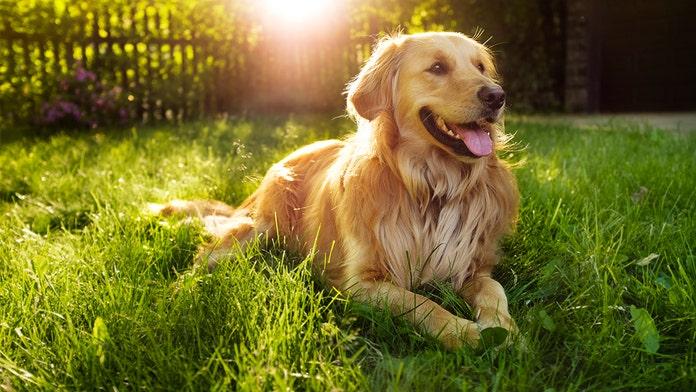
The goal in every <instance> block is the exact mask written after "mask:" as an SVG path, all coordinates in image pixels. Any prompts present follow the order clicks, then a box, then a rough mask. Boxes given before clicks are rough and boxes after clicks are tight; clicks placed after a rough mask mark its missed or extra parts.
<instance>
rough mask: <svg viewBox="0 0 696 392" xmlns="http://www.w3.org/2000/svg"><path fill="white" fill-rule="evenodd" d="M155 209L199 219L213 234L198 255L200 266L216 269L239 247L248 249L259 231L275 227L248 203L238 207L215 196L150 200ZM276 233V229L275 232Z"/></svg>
mask: <svg viewBox="0 0 696 392" xmlns="http://www.w3.org/2000/svg"><path fill="white" fill-rule="evenodd" d="M148 208H149V210H150V212H151V213H153V214H159V215H162V216H178V217H186V219H196V220H199V221H200V222H201V223H202V224H203V227H204V229H205V231H206V232H207V233H208V234H210V235H211V236H212V239H211V241H210V242H208V243H207V244H206V245H205V246H204V247H203V248H201V250H200V251H199V252H198V255H197V256H196V268H197V267H200V266H203V265H207V267H208V270H209V271H212V270H213V269H214V268H215V267H216V266H217V265H218V264H219V263H220V261H222V260H224V259H226V258H230V256H231V254H232V253H233V251H234V250H235V249H239V250H241V251H244V250H245V249H246V246H247V244H248V242H249V241H252V240H253V239H254V237H255V236H256V234H257V233H264V232H266V231H270V230H272V229H273V226H272V224H265V225H261V227H259V226H258V222H255V221H254V219H253V218H252V214H251V211H250V209H249V208H248V207H240V208H236V209H235V208H234V207H232V206H229V205H227V204H225V203H222V202H219V201H214V200H194V201H186V200H173V201H171V202H169V203H167V204H149V205H148ZM271 234H273V233H271Z"/></svg>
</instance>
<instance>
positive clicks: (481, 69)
mask: <svg viewBox="0 0 696 392" xmlns="http://www.w3.org/2000/svg"><path fill="white" fill-rule="evenodd" d="M476 68H478V70H479V71H481V73H484V72H486V67H484V66H483V63H478V64H477V65H476Z"/></svg>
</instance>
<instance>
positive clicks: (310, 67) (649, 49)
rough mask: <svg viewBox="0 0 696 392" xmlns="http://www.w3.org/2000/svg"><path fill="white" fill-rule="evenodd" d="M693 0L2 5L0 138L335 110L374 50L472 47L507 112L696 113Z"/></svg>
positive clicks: (60, 1)
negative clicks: (45, 129)
mask: <svg viewBox="0 0 696 392" xmlns="http://www.w3.org/2000/svg"><path fill="white" fill-rule="evenodd" d="M695 15H696V2H694V1H692V0H667V1H665V0H611V1H603V0H421V1H416V0H285V1H283V0H160V1H152V0H149V1H143V0H140V1H139V0H89V1H86V0H56V1H43V0H0V128H2V127H3V126H5V127H17V126H23V125H26V126H64V127H70V126H73V127H75V126H76V127H86V128H95V127H97V126H101V125H115V124H125V123H129V122H146V123H147V122H151V121H157V120H171V121H183V120H187V119H198V118H203V117H214V116H220V115H254V114H267V113H273V114H286V113H331V114H334V113H335V114H337V115H340V114H341V113H342V111H343V108H344V106H345V103H344V96H343V95H342V91H343V89H344V87H345V84H346V82H348V81H349V80H350V78H351V77H353V76H354V75H355V74H356V73H357V72H358V70H359V68H360V65H361V64H362V63H363V62H364V61H365V60H366V58H367V57H368V56H369V54H370V50H371V46H372V44H373V43H374V40H375V39H376V38H378V37H380V36H381V35H382V34H384V33H385V32H390V31H396V30H398V29H402V30H403V31H404V32H407V33H412V32H419V31H432V30H449V31H459V32H463V33H465V34H468V35H471V36H476V37H477V39H478V40H479V41H481V42H485V43H486V44H487V45H488V46H490V47H491V48H492V49H493V51H494V53H495V55H496V56H497V62H498V67H499V69H500V73H501V75H502V82H503V85H504V87H505V89H506V91H507V94H508V97H509V98H508V105H509V110H511V111H513V112H518V113H559V112H570V113H596V112H602V113H611V112H645V111H687V110H694V109H696V97H695V96H694V91H696V55H695V54H694V51H695V50H696V23H693V21H692V19H693V18H694V16H695Z"/></svg>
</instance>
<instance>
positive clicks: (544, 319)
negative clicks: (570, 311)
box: [539, 309, 556, 332]
mask: <svg viewBox="0 0 696 392" xmlns="http://www.w3.org/2000/svg"><path fill="white" fill-rule="evenodd" d="M539 318H540V319H541V325H542V326H543V327H544V329H546V330H548V331H550V332H553V331H555V330H556V323H554V322H553V319H552V318H551V316H549V314H548V313H546V311H545V310H544V309H542V310H540V311H539Z"/></svg>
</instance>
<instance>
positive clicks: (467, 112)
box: [348, 33, 505, 160]
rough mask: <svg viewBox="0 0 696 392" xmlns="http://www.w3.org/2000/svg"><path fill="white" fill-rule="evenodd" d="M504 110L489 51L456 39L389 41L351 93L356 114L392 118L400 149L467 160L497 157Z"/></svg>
mask: <svg viewBox="0 0 696 392" xmlns="http://www.w3.org/2000/svg"><path fill="white" fill-rule="evenodd" d="M504 106H505V92H504V91H503V89H502V88H501V87H500V85H499V84H498V83H497V82H496V72H495V67H494V65H493V60H492V58H491V55H490V52H489V51H488V50H487V49H486V48H485V47H484V46H483V45H481V44H480V43H478V42H476V41H475V40H473V39H471V38H469V37H467V36H465V35H462V34H458V33H422V34H414V35H398V36H394V37H386V38H384V39H382V40H381V41H380V42H379V43H378V44H377V46H376V47H375V50H374V52H373V54H372V56H371V57H370V59H369V60H368V61H367V63H366V64H365V66H364V67H363V69H362V71H361V72H360V74H359V75H358V76H357V77H356V78H355V80H354V81H353V82H351V83H350V85H349V87H348V110H349V112H350V113H351V114H353V115H357V116H360V117H362V118H364V119H366V120H368V121H372V120H374V119H376V118H377V117H379V116H380V115H390V116H392V117H393V121H394V122H395V124H396V130H397V131H398V132H399V134H398V136H395V139H396V140H399V142H400V143H407V144H410V145H415V146H417V147H425V146H426V145H430V146H437V147H439V148H441V149H443V150H445V151H447V152H448V153H450V154H452V155H454V156H456V157H458V158H459V159H462V160H470V159H478V158H481V157H485V156H488V155H490V154H491V153H492V152H493V150H494V148H495V144H496V142H497V140H498V137H499V136H500V135H499V132H500V129H499V128H500V127H501V125H500V120H501V116H502V112H503V109H504Z"/></svg>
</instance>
